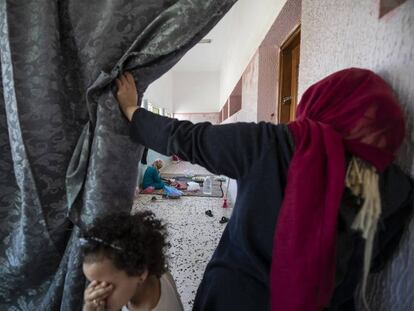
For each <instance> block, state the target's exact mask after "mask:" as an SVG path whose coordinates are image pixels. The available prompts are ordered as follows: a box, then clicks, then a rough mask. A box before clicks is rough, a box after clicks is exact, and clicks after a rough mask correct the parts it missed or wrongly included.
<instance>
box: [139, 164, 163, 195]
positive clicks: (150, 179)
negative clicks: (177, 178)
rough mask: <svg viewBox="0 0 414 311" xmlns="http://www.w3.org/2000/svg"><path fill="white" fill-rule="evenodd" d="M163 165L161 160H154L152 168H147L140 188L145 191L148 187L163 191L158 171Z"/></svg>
mask: <svg viewBox="0 0 414 311" xmlns="http://www.w3.org/2000/svg"><path fill="white" fill-rule="evenodd" d="M163 165H164V163H163V162H162V160H159V159H158V160H155V161H154V163H152V166H148V168H147V170H146V171H145V174H144V180H143V181H142V188H143V189H144V190H145V189H147V188H148V187H153V188H154V189H163V188H164V186H165V184H164V183H163V182H162V181H161V177H160V169H161V168H162V167H163Z"/></svg>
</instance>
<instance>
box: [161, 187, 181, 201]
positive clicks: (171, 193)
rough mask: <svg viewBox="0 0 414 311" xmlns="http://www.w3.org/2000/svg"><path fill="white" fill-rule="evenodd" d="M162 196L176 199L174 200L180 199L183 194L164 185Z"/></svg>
mask: <svg viewBox="0 0 414 311" xmlns="http://www.w3.org/2000/svg"><path fill="white" fill-rule="evenodd" d="M164 195H165V196H166V197H167V198H173V199H176V198H179V197H181V196H182V195H183V193H182V192H181V191H180V190H177V189H175V188H174V187H171V186H167V185H165V186H164Z"/></svg>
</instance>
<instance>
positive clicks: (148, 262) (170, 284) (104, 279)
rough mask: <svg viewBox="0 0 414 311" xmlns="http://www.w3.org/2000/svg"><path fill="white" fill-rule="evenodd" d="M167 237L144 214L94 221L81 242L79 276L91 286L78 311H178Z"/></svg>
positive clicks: (158, 224)
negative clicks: (168, 262) (84, 277)
mask: <svg viewBox="0 0 414 311" xmlns="http://www.w3.org/2000/svg"><path fill="white" fill-rule="evenodd" d="M166 236H167V232H166V229H165V226H164V225H163V224H162V223H161V222H160V221H159V220H158V219H156V218H154V214H153V213H152V212H149V211H147V212H140V213H137V214H135V215H129V214H115V215H108V216H106V217H103V218H100V219H98V220H97V221H96V222H95V223H94V224H93V226H92V227H91V228H89V229H88V230H87V231H86V232H85V233H84V234H83V237H82V238H81V245H82V252H83V272H84V274H85V276H86V278H87V279H88V280H89V281H90V282H91V283H90V284H89V286H88V287H87V288H86V290H85V293H84V307H83V311H100V310H108V311H119V310H121V309H122V311H129V310H153V311H161V310H169V311H182V310H183V306H182V303H181V300H180V297H179V295H178V293H177V288H176V285H175V282H174V279H173V277H172V276H171V274H170V273H169V272H168V271H167V268H166V267H167V264H166V257H165V253H164V251H165V248H166V246H167V245H168V243H167V242H166Z"/></svg>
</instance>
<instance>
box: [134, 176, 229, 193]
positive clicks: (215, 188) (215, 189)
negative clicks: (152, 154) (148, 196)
mask: <svg viewBox="0 0 414 311" xmlns="http://www.w3.org/2000/svg"><path fill="white" fill-rule="evenodd" d="M196 176H200V177H205V176H207V175H196ZM161 178H162V179H174V180H175V181H177V182H189V181H194V180H193V179H192V177H189V176H186V175H178V174H161ZM222 183H223V182H222V181H220V180H215V179H214V177H213V184H212V188H211V190H212V191H211V194H204V193H203V187H202V186H203V184H202V183H201V182H200V186H201V189H200V190H197V191H187V190H180V191H182V192H183V196H192V197H210V198H222V197H223V196H224V193H223V187H222ZM140 193H143V190H141V192H140ZM152 194H159V195H162V194H164V190H162V189H160V190H155V191H154V192H153V193H152Z"/></svg>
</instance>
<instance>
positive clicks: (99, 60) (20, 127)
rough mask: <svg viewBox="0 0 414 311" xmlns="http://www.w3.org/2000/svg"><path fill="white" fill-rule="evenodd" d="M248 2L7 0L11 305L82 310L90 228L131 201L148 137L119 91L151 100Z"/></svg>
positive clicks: (6, 248)
mask: <svg viewBox="0 0 414 311" xmlns="http://www.w3.org/2000/svg"><path fill="white" fill-rule="evenodd" d="M235 1H236V0H192V1H190V0H187V1H184V0H175V1H172V0H170V1H168V0H152V1H130V0H105V1H104V0H99V1H98V0H94V1H79V0H78V1H73V0H72V1H71V0H60V1H45V0H43V1H41V0H14V1H6V0H0V59H1V63H0V64H1V80H0V82H1V83H0V267H1V269H0V310H80V309H81V305H82V295H83V289H84V284H85V282H84V278H83V275H82V270H81V261H80V256H79V245H78V236H79V231H80V230H81V228H82V227H84V226H87V225H88V224H90V223H91V221H93V219H95V218H96V217H97V216H101V215H104V214H106V213H110V212H114V211H119V212H121V211H129V210H130V208H131V204H132V198H133V193H134V189H135V183H136V176H137V169H138V161H139V159H140V158H141V154H142V151H143V147H142V146H137V145H135V144H133V143H132V142H131V141H130V139H129V137H128V122H127V121H126V120H125V118H124V117H123V116H122V113H121V112H120V110H119V108H118V104H117V102H116V99H115V97H114V92H115V89H114V83H113V82H114V79H115V78H116V77H117V76H118V75H119V74H120V73H121V72H123V71H124V70H128V71H131V72H132V73H133V74H134V76H135V77H136V79H137V86H138V90H139V93H140V98H139V100H141V99H142V95H143V93H144V92H145V89H146V88H147V86H148V85H149V84H150V83H151V82H153V81H154V80H156V79H157V78H159V77H160V76H161V75H162V74H164V73H165V72H166V71H168V70H169V69H170V68H171V67H172V66H173V65H174V64H175V63H176V62H177V61H178V60H179V59H180V58H181V57H182V56H183V55H184V54H185V53H186V52H187V51H188V50H189V49H190V48H191V47H192V46H194V44H196V43H197V42H198V41H199V40H200V39H201V38H202V37H204V36H205V35H206V34H207V33H208V31H209V30H210V29H211V28H212V27H213V26H214V25H215V24H216V23H217V22H218V21H219V20H220V18H221V17H222V16H223V15H224V14H225V13H226V12H227V11H228V10H229V9H230V8H231V6H232V5H233V4H234V2H235Z"/></svg>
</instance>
